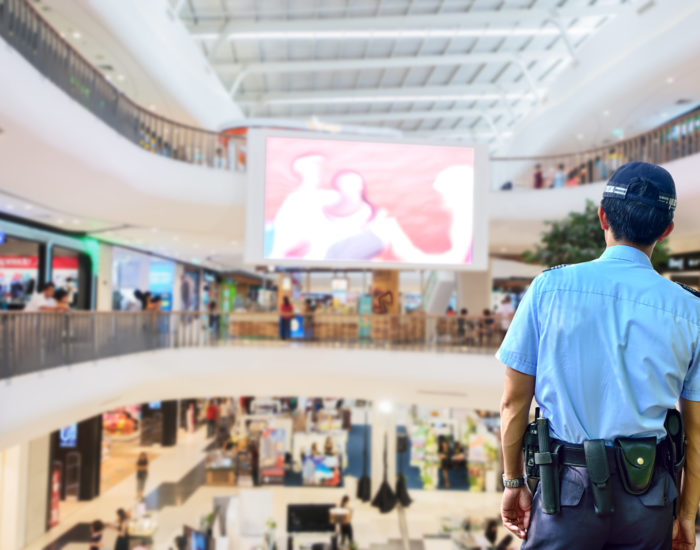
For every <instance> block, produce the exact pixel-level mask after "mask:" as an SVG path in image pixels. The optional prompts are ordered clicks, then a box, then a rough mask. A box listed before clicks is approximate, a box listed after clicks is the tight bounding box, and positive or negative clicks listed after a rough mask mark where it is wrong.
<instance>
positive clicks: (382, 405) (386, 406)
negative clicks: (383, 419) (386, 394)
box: [377, 399, 394, 414]
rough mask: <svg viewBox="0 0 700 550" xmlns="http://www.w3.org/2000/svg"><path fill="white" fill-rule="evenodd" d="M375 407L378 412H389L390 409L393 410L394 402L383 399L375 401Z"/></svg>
mask: <svg viewBox="0 0 700 550" xmlns="http://www.w3.org/2000/svg"><path fill="white" fill-rule="evenodd" d="M377 409H379V412H380V413H382V414H391V411H393V410H394V404H393V403H392V402H391V401H388V400H386V399H384V400H382V401H380V402H379V403H377Z"/></svg>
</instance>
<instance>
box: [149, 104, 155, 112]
mask: <svg viewBox="0 0 700 550" xmlns="http://www.w3.org/2000/svg"><path fill="white" fill-rule="evenodd" d="M148 108H149V109H150V110H151V111H155V110H156V106H155V105H153V104H152V103H151V104H150V105H149V106H148Z"/></svg>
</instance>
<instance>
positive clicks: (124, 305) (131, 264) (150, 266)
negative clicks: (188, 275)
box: [112, 247, 176, 311]
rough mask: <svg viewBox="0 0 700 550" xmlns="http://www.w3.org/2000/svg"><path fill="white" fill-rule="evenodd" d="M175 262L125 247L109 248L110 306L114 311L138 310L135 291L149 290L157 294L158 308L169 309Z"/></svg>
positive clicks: (173, 293)
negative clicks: (110, 260) (110, 271)
mask: <svg viewBox="0 0 700 550" xmlns="http://www.w3.org/2000/svg"><path fill="white" fill-rule="evenodd" d="M175 270H176V264H175V262H172V261H170V260H165V259H162V258H158V257H154V256H149V255H148V254H143V253H141V252H135V251H133V250H128V249H125V248H120V247H114V249H113V251H112V298H113V299H112V308H113V309H114V310H117V311H128V310H139V309H141V304H140V303H139V301H138V299H137V298H136V295H135V292H136V291H137V290H138V291H141V292H146V291H149V292H151V293H152V294H153V295H156V296H160V298H161V310H163V311H171V310H172V309H173V299H174V295H175Z"/></svg>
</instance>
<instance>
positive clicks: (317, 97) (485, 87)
mask: <svg viewBox="0 0 700 550" xmlns="http://www.w3.org/2000/svg"><path fill="white" fill-rule="evenodd" d="M503 96H505V99H528V98H529V99H533V100H534V99H536V98H535V97H534V95H533V93H532V92H530V91H510V92H506V93H504V92H503V90H502V89H501V87H499V86H497V85H494V84H470V85H468V86H449V87H445V86H424V87H416V88H370V89H366V88H363V89H359V90H357V89H353V90H312V91H303V92H272V93H248V94H244V95H241V96H239V99H238V101H237V103H239V104H244V105H314V104H321V103H323V104H334V103H336V104H338V103H340V104H348V103H386V102H390V103H402V102H411V103H412V102H416V101H431V102H436V101H479V100H488V101H495V100H501V99H502V98H503Z"/></svg>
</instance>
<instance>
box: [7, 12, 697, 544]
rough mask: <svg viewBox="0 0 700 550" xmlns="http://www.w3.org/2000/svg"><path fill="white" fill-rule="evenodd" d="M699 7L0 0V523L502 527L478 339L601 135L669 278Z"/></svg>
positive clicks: (489, 398)
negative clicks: (656, 220)
mask: <svg viewBox="0 0 700 550" xmlns="http://www.w3.org/2000/svg"><path fill="white" fill-rule="evenodd" d="M698 26H700V2H697V1H687V0H597V1H590V0H353V1H347V0H264V1H263V0H149V1H143V0H119V1H110V0H70V1H69V0H0V75H1V76H0V309H1V311H0V549H2V550H21V549H27V550H30V549H31V550H39V549H41V550H57V549H68V550H73V549H83V548H84V549H87V548H88V547H89V544H90V539H91V537H92V536H93V534H94V533H95V532H96V530H97V529H98V524H99V522H102V524H103V525H102V526H101V527H100V530H101V532H102V534H103V536H102V547H103V548H111V547H113V546H114V547H115V548H119V549H126V548H131V549H135V548H151V549H158V550H160V549H163V550H168V549H171V548H172V549H180V548H181V549H193V550H194V549H196V550H204V549H209V550H229V549H232V550H242V549H248V548H251V549H252V548H256V549H257V548H260V549H265V550H273V549H274V548H277V549H283V548H287V549H289V550H292V549H293V548H294V549H296V548H309V549H313V550H320V549H322V548H329V549H333V550H335V549H337V548H350V549H352V550H356V549H357V550H452V549H463V550H471V549H477V548H500V549H506V548H517V547H519V541H517V540H516V539H514V538H513V537H511V536H509V534H508V532H507V530H506V529H505V528H504V527H503V526H502V525H501V520H500V513H499V506H500V499H501V493H502V491H503V484H502V481H501V474H502V472H503V466H502V464H503V463H502V450H501V444H500V417H499V404H500V399H501V394H502V391H503V375H504V366H503V365H502V364H501V363H500V362H499V361H498V360H497V359H496V358H495V357H494V353H495V351H496V350H497V348H498V346H499V344H500V342H501V340H502V338H503V337H504V335H505V332H506V331H507V329H508V326H509V322H510V319H511V318H512V316H513V313H514V311H515V309H516V308H517V306H518V303H519V301H520V300H521V299H522V297H523V294H524V293H525V291H526V290H527V288H528V287H529V285H530V284H531V282H532V281H533V279H534V278H535V277H537V276H538V275H539V274H540V273H541V272H542V271H543V270H545V269H547V268H549V267H552V266H553V265H556V264H560V263H575V262H578V261H582V258H584V257H585V254H584V256H580V253H581V251H582V250H583V251H584V252H586V251H587V253H589V254H590V253H591V252H590V250H591V249H592V250H593V253H594V254H596V255H597V254H599V253H600V252H601V251H602V249H603V247H604V243H603V242H602V236H601V234H600V232H599V228H596V227H595V220H594V221H593V226H594V227H593V229H592V230H588V229H581V225H580V224H584V223H585V220H589V219H590V216H589V217H586V216H587V215H588V214H590V212H591V211H592V209H594V207H596V206H597V205H598V204H599V201H600V198H601V196H602V192H603V188H604V186H605V182H606V181H607V179H608V178H609V176H610V175H611V174H612V173H613V172H614V171H615V169H616V168H617V167H619V166H620V165H622V164H624V163H625V162H628V161H634V160H639V161H647V162H653V163H656V164H659V165H662V166H664V167H665V168H666V169H668V170H669V171H670V172H671V174H672V175H673V177H674V179H675V182H676V186H677V194H678V208H677V211H676V215H675V224H676V228H675V231H674V232H673V234H672V236H671V238H670V239H669V241H668V245H667V246H666V247H665V249H664V252H663V254H662V256H663V257H659V258H658V261H655V267H656V269H657V270H658V271H659V272H660V273H661V274H662V275H663V276H665V277H667V278H669V279H671V280H673V281H677V282H682V283H684V284H686V285H689V286H691V287H693V288H695V289H700V216H698V214H697V213H698V212H700V80H699V78H700V77H699V76H698V75H700V56H698V53H697V52H699V51H700V33H698V32H697V28H698ZM414 188H415V189H414ZM693 212H695V214H693ZM567 220H568V222H571V221H572V220H574V222H572V223H570V224H569V225H566V224H567ZM576 220H577V221H576ZM576 224H579V225H576ZM567 232H568V233H567ZM574 241H576V243H575V244H572V243H573V242H574ZM584 241H585V242H584ZM594 257H597V256H594ZM50 283H52V284H53V286H51V285H50ZM387 487H388V489H387ZM344 496H347V497H349V504H346V505H343V504H342V503H341V500H342V499H343V497H344ZM118 510H122V511H123V517H122V518H121V519H120V518H119V516H118ZM348 510H350V511H348ZM350 525H352V536H348V532H347V531H348V530H349V529H348V526H350ZM124 531H127V532H128V540H124V541H122V542H119V541H118V538H119V537H121V536H122V535H123V534H124ZM115 544H116V546H115ZM120 545H121V546H120Z"/></svg>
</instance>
